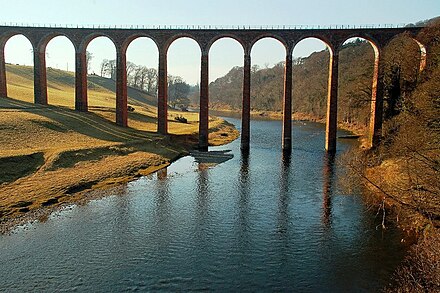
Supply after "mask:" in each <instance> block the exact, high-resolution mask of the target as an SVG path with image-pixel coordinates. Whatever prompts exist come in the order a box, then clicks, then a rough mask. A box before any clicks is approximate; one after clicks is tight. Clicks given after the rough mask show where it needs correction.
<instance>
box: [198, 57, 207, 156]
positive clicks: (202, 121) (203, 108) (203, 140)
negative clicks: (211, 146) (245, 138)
mask: <svg viewBox="0 0 440 293" xmlns="http://www.w3.org/2000/svg"><path fill="white" fill-rule="evenodd" d="M208 77H209V72H208V52H202V60H201V70H200V111H199V149H200V150H202V151H207V150H208V134H209V133H208V132H209V131H208V129H209V125H208V124H209V109H208V105H209V78H208Z"/></svg>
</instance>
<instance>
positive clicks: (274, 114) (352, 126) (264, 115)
mask: <svg viewBox="0 0 440 293" xmlns="http://www.w3.org/2000/svg"><path fill="white" fill-rule="evenodd" d="M210 112H212V113H215V115H217V116H221V114H223V115H225V116H232V117H241V110H232V109H213V110H210ZM251 118H253V119H268V120H282V119H283V112H281V111H256V110H252V111H251ZM292 120H296V121H310V122H317V123H321V124H325V123H326V118H325V117H318V116H314V115H311V114H307V113H300V112H295V113H293V114H292ZM338 128H340V129H343V130H347V131H350V132H352V133H353V134H354V135H356V136H360V137H361V139H363V137H364V136H365V133H366V131H367V127H366V126H365V125H360V124H357V123H348V122H338Z"/></svg>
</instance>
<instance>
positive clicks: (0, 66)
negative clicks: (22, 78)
mask: <svg viewBox="0 0 440 293" xmlns="http://www.w3.org/2000/svg"><path fill="white" fill-rule="evenodd" d="M7 96H8V88H7V85H6V62H5V45H4V44H1V47H0V97H3V98H6V97H7Z"/></svg>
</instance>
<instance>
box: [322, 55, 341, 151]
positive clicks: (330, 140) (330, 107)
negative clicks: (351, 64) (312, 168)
mask: <svg viewBox="0 0 440 293" xmlns="http://www.w3.org/2000/svg"><path fill="white" fill-rule="evenodd" d="M338 66H339V52H338V50H336V49H333V50H332V52H331V56H330V62H329V76H328V94H327V123H326V129H325V149H326V151H327V152H329V153H334V152H336V132H337V127H338V123H337V122H338Z"/></svg>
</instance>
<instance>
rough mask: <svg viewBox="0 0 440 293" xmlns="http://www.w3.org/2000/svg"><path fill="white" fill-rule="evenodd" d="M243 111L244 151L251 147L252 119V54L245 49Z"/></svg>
mask: <svg viewBox="0 0 440 293" xmlns="http://www.w3.org/2000/svg"><path fill="white" fill-rule="evenodd" d="M242 103H243V104H242V109H241V145H240V148H241V149H242V150H249V147H250V119H251V117H250V116H251V52H250V49H249V48H244V66H243V101H242Z"/></svg>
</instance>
